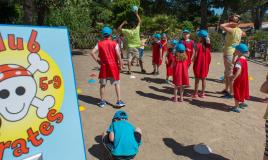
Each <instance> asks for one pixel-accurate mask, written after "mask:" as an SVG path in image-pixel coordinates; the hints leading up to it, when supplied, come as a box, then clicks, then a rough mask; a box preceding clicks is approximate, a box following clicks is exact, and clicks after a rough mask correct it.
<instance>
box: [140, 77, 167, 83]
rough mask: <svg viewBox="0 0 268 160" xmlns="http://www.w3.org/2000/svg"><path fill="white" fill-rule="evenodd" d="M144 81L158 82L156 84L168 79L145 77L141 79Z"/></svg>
mask: <svg viewBox="0 0 268 160" xmlns="http://www.w3.org/2000/svg"><path fill="white" fill-rule="evenodd" d="M141 80H142V81H145V82H148V83H156V84H163V83H166V81H165V80H164V79H162V78H157V77H153V78H151V77H144V78H142V79H141Z"/></svg>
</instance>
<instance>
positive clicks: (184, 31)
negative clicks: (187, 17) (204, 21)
mask: <svg viewBox="0 0 268 160" xmlns="http://www.w3.org/2000/svg"><path fill="white" fill-rule="evenodd" d="M182 33H188V34H189V33H190V31H189V30H188V29H184V30H183V31H182Z"/></svg>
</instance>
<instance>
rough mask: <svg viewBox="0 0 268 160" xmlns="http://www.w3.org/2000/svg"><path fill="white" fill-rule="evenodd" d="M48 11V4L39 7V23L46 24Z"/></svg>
mask: <svg viewBox="0 0 268 160" xmlns="http://www.w3.org/2000/svg"><path fill="white" fill-rule="evenodd" d="M47 13H48V8H47V6H43V5H42V6H40V7H38V8H37V25H39V26H43V25H44V24H45V18H46V15H47Z"/></svg>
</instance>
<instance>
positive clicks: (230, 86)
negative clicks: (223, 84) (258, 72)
mask: <svg viewBox="0 0 268 160" xmlns="http://www.w3.org/2000/svg"><path fill="white" fill-rule="evenodd" d="M229 88H230V95H233V92H234V90H233V81H232V79H231V78H229Z"/></svg>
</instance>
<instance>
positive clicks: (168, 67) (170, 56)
mask: <svg viewBox="0 0 268 160" xmlns="http://www.w3.org/2000/svg"><path fill="white" fill-rule="evenodd" d="M177 43H178V41H177V40H172V41H171V42H170V43H169V48H168V52H167V55H166V71H167V75H166V82H167V83H170V81H169V77H171V76H173V66H172V64H173V61H174V50H175V46H176V44H177Z"/></svg>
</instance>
